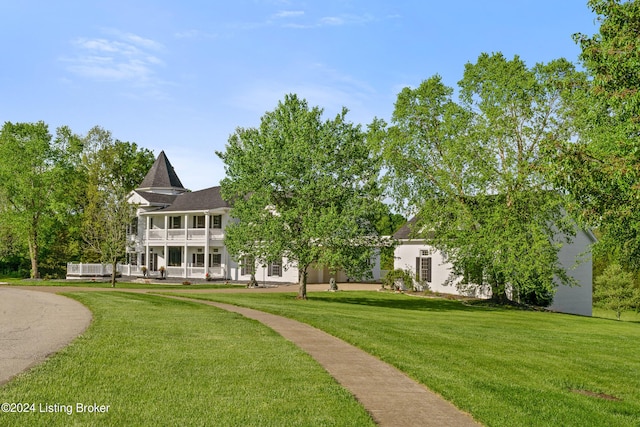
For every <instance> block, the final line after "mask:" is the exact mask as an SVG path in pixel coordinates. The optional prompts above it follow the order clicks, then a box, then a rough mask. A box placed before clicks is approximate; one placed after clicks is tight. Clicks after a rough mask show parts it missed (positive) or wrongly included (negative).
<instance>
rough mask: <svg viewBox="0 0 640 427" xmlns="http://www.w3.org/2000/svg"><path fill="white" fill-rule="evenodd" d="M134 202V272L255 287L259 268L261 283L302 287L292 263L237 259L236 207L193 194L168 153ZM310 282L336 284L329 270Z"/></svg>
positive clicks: (211, 192) (214, 196)
mask: <svg viewBox="0 0 640 427" xmlns="http://www.w3.org/2000/svg"><path fill="white" fill-rule="evenodd" d="M129 201H130V202H131V203H133V204H135V205H136V206H137V207H138V208H137V217H136V220H135V221H134V222H133V224H132V225H131V227H130V229H129V231H130V232H129V233H128V249H127V262H128V264H129V269H128V270H129V271H132V272H139V271H141V269H142V266H144V267H146V268H147V271H148V272H150V274H151V275H152V276H156V275H158V274H159V271H160V269H161V268H164V269H165V274H166V275H167V277H171V278H184V279H189V278H192V279H204V278H206V277H210V278H212V279H226V280H234V281H249V280H250V278H251V272H252V271H251V266H252V265H255V267H254V269H255V270H254V274H255V278H256V280H257V281H258V282H261V281H265V282H281V283H296V282H297V281H298V269H297V268H295V267H289V268H288V269H286V270H285V268H283V266H285V265H286V262H287V260H286V259H283V260H282V261H281V262H278V263H268V264H267V263H261V262H260V261H259V260H251V259H245V260H243V261H244V262H242V263H238V262H237V260H234V259H232V257H231V256H230V254H229V253H228V251H227V249H226V247H225V244H224V230H225V228H226V226H227V224H229V223H230V221H232V218H231V217H230V211H231V207H230V206H229V204H228V203H227V202H225V201H224V200H223V199H222V197H221V196H220V187H210V188H205V189H204V190H199V191H193V192H191V191H188V190H187V189H185V188H184V187H183V185H182V183H181V182H180V179H179V178H178V175H177V174H176V172H175V171H174V169H173V166H171V163H170V162H169V160H168V159H167V157H166V155H165V153H164V151H163V152H161V153H160V155H159V156H158V158H157V159H156V161H155V163H154V164H153V166H152V167H151V169H150V170H149V172H148V173H147V175H146V176H145V178H144V180H143V181H142V183H141V184H140V186H139V187H138V188H136V189H135V190H134V191H133V192H132V193H131V195H130V198H129ZM254 261H255V262H254ZM372 272H373V276H374V279H379V278H380V264H379V257H378V258H377V259H376V262H375V263H374V265H373V271H372ZM307 277H308V283H328V281H329V279H330V275H329V271H328V270H327V269H310V271H309V273H308V276H307ZM346 279H347V278H346V276H344V274H339V275H338V277H337V280H338V281H346Z"/></svg>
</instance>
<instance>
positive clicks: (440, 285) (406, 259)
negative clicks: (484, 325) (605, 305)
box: [394, 230, 594, 316]
mask: <svg viewBox="0 0 640 427" xmlns="http://www.w3.org/2000/svg"><path fill="white" fill-rule="evenodd" d="M593 242H594V240H593V238H592V236H591V235H590V234H589V233H587V232H585V231H582V230H580V231H578V235H577V236H575V238H574V239H573V242H572V243H570V244H564V245H563V247H562V249H561V250H560V253H559V260H560V263H561V264H562V266H563V267H564V268H565V269H566V270H567V272H568V273H569V275H570V276H572V277H573V278H574V279H576V281H577V282H578V284H579V286H574V287H569V286H564V285H560V286H558V288H557V292H556V294H555V297H554V301H553V304H552V305H551V306H550V307H549V308H550V309H551V310H554V311H558V312H562V313H569V314H579V315H583V316H591V313H592V311H591V307H592V298H591V295H592V262H591V254H590V251H589V247H590V245H591V244H592V243H593ZM423 250H429V251H431V257H432V264H431V268H432V272H431V275H432V276H431V278H432V281H431V283H429V288H430V290H431V291H433V292H442V293H449V294H454V295H460V292H458V289H457V288H456V286H455V284H453V285H445V282H446V281H447V279H449V276H450V273H451V264H449V263H446V262H445V261H444V260H443V257H442V254H441V253H440V252H439V251H436V250H434V249H433V248H432V247H430V246H428V245H426V244H424V242H422V241H419V240H404V241H401V242H399V244H398V246H397V247H396V249H395V252H394V256H395V260H394V268H401V269H403V270H409V271H411V273H412V275H413V276H414V277H415V274H416V258H417V257H419V256H420V254H421V251H423ZM576 261H579V262H578V263H576ZM489 296H490V295H484V296H481V297H484V298H488V297H489Z"/></svg>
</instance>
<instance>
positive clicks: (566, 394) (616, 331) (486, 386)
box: [193, 292, 640, 426]
mask: <svg viewBox="0 0 640 427" xmlns="http://www.w3.org/2000/svg"><path fill="white" fill-rule="evenodd" d="M193 297H194V298H206V299H211V300H216V301H222V302H228V303H233V304H238V305H244V306H249V307H253V308H257V309H261V310H264V311H269V312H272V313H276V314H280V315H284V316H287V317H291V318H295V319H298V320H301V321H303V322H305V323H308V324H311V325H313V326H316V327H318V328H320V329H322V330H325V331H327V332H329V333H330V334H332V335H335V336H337V337H340V338H342V339H344V340H345V341H348V342H350V343H352V344H354V345H356V346H358V347H360V348H362V349H364V350H365V351H367V352H369V353H371V354H373V355H375V356H377V357H379V358H380V359H382V360H385V361H387V362H388V363H390V364H392V365H395V366H396V367H398V368H399V369H400V370H402V371H404V372H406V373H407V374H408V375H410V376H411V377H413V378H414V379H416V380H418V381H420V382H421V383H423V384H425V385H426V386H428V387H429V388H430V389H432V390H434V391H436V392H438V393H440V394H441V395H443V396H444V397H445V398H446V399H448V400H450V401H452V402H453V403H454V404H455V405H456V406H458V407H459V408H461V409H463V410H465V411H468V412H470V413H471V414H472V415H473V416H474V417H475V418H476V419H477V420H479V421H480V422H482V423H483V424H486V425H490V426H639V425H640V324H637V323H632V322H617V321H613V320H608V319H598V318H587V317H580V316H571V315H564V314H553V313H545V312H534V311H521V310H515V309H500V308H488V307H482V306H473V307H470V306H466V305H464V304H463V303H461V302H459V301H448V300H440V299H426V298H418V297H411V296H407V295H398V294H391V293H378V292H338V293H311V294H310V299H309V300H308V301H297V300H295V295H294V294H277V293H272V294H204V295H203V294H198V295H193ZM352 425H355V424H352Z"/></svg>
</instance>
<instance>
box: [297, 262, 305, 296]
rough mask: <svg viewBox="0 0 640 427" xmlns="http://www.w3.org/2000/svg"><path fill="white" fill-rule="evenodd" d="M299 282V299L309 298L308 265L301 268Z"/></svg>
mask: <svg viewBox="0 0 640 427" xmlns="http://www.w3.org/2000/svg"><path fill="white" fill-rule="evenodd" d="M298 283H300V288H299V289H298V296H297V297H296V298H297V299H307V266H306V265H305V266H304V268H302V269H300V271H299V272H298Z"/></svg>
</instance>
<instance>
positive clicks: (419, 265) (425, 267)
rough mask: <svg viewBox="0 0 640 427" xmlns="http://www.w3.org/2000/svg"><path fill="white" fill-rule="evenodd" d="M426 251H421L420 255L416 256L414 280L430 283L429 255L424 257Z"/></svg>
mask: <svg viewBox="0 0 640 427" xmlns="http://www.w3.org/2000/svg"><path fill="white" fill-rule="evenodd" d="M428 253H429V252H428V251H421V252H420V255H423V256H420V257H418V258H416V280H417V281H418V282H428V283H431V257H425V256H424V255H425V254H428Z"/></svg>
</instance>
